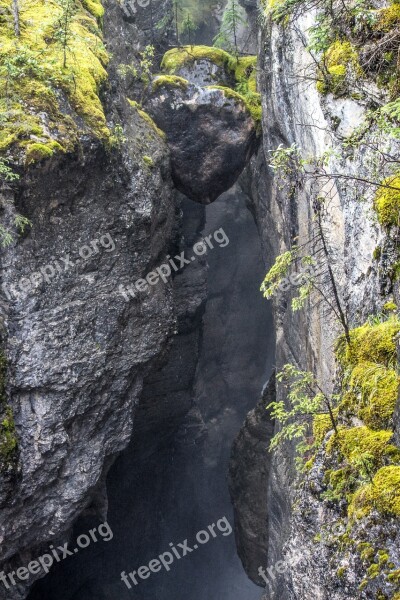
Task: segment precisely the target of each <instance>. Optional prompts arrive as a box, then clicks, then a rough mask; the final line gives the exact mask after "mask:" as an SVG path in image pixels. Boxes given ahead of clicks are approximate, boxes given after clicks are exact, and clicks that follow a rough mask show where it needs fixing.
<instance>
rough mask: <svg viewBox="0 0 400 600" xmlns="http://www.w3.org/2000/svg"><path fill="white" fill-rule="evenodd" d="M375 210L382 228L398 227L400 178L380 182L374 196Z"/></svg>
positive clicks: (399, 223)
mask: <svg viewBox="0 0 400 600" xmlns="http://www.w3.org/2000/svg"><path fill="white" fill-rule="evenodd" d="M384 186H390V187H384ZM392 188H398V190H397V189H392ZM375 210H376V212H377V215H378V220H379V223H380V224H381V225H383V226H384V227H391V226H393V225H395V226H397V227H399V226H400V176H398V175H396V176H395V177H389V178H387V179H385V180H384V181H383V182H382V187H380V188H378V191H377V192H376V195H375Z"/></svg>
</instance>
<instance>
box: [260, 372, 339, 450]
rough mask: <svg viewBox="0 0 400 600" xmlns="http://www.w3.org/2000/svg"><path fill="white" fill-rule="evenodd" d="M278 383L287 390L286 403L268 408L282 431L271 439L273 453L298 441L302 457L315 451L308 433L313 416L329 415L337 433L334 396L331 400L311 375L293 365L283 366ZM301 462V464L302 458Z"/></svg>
mask: <svg viewBox="0 0 400 600" xmlns="http://www.w3.org/2000/svg"><path fill="white" fill-rule="evenodd" d="M277 380H278V381H279V382H280V383H283V385H284V386H285V387H286V389H287V392H288V393H287V403H285V402H284V401H283V400H280V401H275V402H271V403H270V404H269V405H268V406H267V410H269V411H270V412H271V416H272V418H273V419H276V420H277V421H278V423H279V424H280V429H279V431H278V432H277V433H276V434H275V435H274V437H273V438H272V440H271V443H270V450H271V451H272V450H274V449H275V448H277V447H278V446H279V445H281V444H282V443H284V442H285V441H293V440H295V442H296V449H297V452H298V454H299V455H300V457H303V456H304V455H305V454H306V453H307V451H309V450H311V448H312V445H311V444H310V443H309V442H308V438H309V436H308V432H309V429H310V420H311V419H312V418H313V417H315V416H316V415H327V416H328V417H329V420H330V423H331V425H332V429H333V430H334V431H335V433H336V434H337V433H338V429H337V420H336V418H335V415H334V401H335V397H333V398H329V397H328V396H327V395H326V394H325V393H324V392H323V390H322V389H321V388H320V386H319V384H318V382H317V380H316V378H315V377H314V375H313V374H312V373H310V372H309V371H302V370H300V369H298V368H296V367H295V366H293V365H291V364H286V365H285V366H284V367H283V369H282V371H281V372H280V373H278V375H277ZM300 460H301V461H302V458H301V459H300Z"/></svg>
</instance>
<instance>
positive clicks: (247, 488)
mask: <svg viewBox="0 0 400 600" xmlns="http://www.w3.org/2000/svg"><path fill="white" fill-rule="evenodd" d="M271 6H272V3H271ZM299 12H303V14H301V15H300V16H299V17H294V18H292V19H291V20H290V22H289V24H287V23H286V24H285V23H282V22H281V23H277V22H274V21H273V20H272V19H271V18H267V19H266V20H265V22H264V25H263V27H262V32H261V37H260V47H259V63H258V72H259V84H260V88H261V94H262V101H263V148H262V149H261V150H260V152H259V155H258V156H257V157H255V158H254V159H253V160H252V164H251V168H250V169H249V170H248V172H247V174H245V175H244V176H243V185H244V186H245V187H246V188H247V189H249V188H250V189H251V190H252V194H251V196H252V201H253V210H254V213H255V215H256V220H257V223H258V227H259V231H260V234H261V236H262V238H263V243H264V252H265V260H266V263H267V264H269V265H271V264H272V263H271V261H272V260H273V257H275V256H277V255H278V254H281V253H282V252H284V251H286V250H287V249H288V248H291V247H292V245H293V243H294V241H295V240H296V243H297V244H298V245H300V246H301V244H304V243H305V242H306V241H307V240H308V239H310V237H311V236H312V235H313V231H315V230H314V228H313V221H314V219H315V199H316V198H317V197H318V195H321V196H324V195H325V196H326V195H327V194H328V195H329V206H328V208H327V214H326V238H327V240H328V244H329V249H330V255H331V261H332V265H334V270H335V274H336V278H337V283H338V286H339V293H340V295H341V298H342V302H343V306H344V307H345V310H346V314H347V315H348V318H349V322H350V325H351V326H353V327H354V326H356V325H360V324H362V323H364V322H365V320H366V318H367V317H368V316H369V315H374V314H377V313H380V311H381V310H382V306H383V305H384V303H385V302H387V301H388V300H392V298H393V295H394V298H396V297H397V291H396V290H397V287H396V286H397V284H396V283H394V284H393V280H392V279H391V278H390V276H389V275H388V273H389V271H390V269H389V270H388V268H387V266H388V262H390V258H389V259H388V256H389V257H390V256H391V257H392V260H395V258H393V257H396V250H395V251H393V239H390V236H389V237H388V236H387V231H385V229H384V228H381V226H380V225H379V224H378V222H377V219H376V217H375V216H374V214H373V209H372V207H373V198H374V189H372V190H371V189H366V188H365V187H363V186H362V185H361V184H355V183H354V181H353V178H355V177H358V178H360V179H365V180H371V179H373V178H374V177H376V174H375V171H374V167H373V166H372V163H373V160H372V157H371V148H370V146H369V145H368V141H371V140H374V141H376V140H377V139H378V140H379V141H378V142H377V143H378V149H379V148H380V149H381V150H382V151H385V149H386V150H387V148H388V147H389V148H390V150H391V151H392V152H393V154H394V155H396V153H398V147H397V142H396V141H392V142H389V146H387V145H386V142H387V140H386V139H385V136H383V137H382V136H381V137H379V135H376V137H374V136H375V134H377V130H376V129H375V131H374V129H373V126H372V131H370V133H369V134H367V140H366V143H365V145H361V146H356V147H355V148H352V149H351V150H350V151H349V150H346V145H345V142H346V140H348V139H349V138H350V136H351V135H352V134H356V133H357V131H358V128H359V127H360V124H361V123H362V122H363V119H364V118H365V115H366V110H367V107H368V106H371V103H370V100H368V93H367V98H365V96H364V97H363V98H361V99H360V98H358V99H355V97H351V96H350V95H348V96H346V95H345V94H341V95H337V94H336V95H334V94H332V93H329V94H326V93H325V94H324V95H322V94H321V93H319V92H318V91H317V88H316V85H315V78H316V75H315V73H316V71H315V58H313V57H312V56H311V55H310V52H309V51H308V50H307V44H308V41H307V36H308V34H309V30H310V27H311V25H313V24H314V23H315V12H314V11H313V10H311V9H310V10H307V9H305V10H304V11H299ZM288 18H289V17H288ZM371 90H372V91H371ZM319 91H321V89H320V90H319ZM374 91H375V88H374V87H373V84H371V87H370V89H369V93H370V94H371V96H373V92H374ZM371 96H370V99H371ZM368 135H370V137H369V138H368ZM280 145H281V147H283V148H288V147H290V146H292V145H295V147H296V148H298V149H300V154H301V156H302V157H303V158H305V159H310V158H312V157H319V156H322V155H323V154H324V152H326V150H327V148H331V149H332V153H331V155H330V157H329V158H328V159H327V160H328V162H327V166H326V168H321V170H320V174H321V173H322V172H329V173H341V174H343V178H331V179H329V180H328V179H327V178H325V179H324V178H320V179H318V177H314V178H312V177H308V178H307V177H305V178H304V179H302V181H301V183H300V184H299V181H298V180H297V181H296V175H294V178H292V179H291V180H290V177H289V182H288V181H285V178H282V177H281V176H280V174H279V173H278V172H277V171H274V170H273V169H272V168H271V166H270V165H271V162H272V152H273V151H275V150H276V149H277V148H278V147H279V146H280ZM371 145H373V143H372V142H371ZM292 147H293V146H292ZM292 175H293V174H292ZM352 181H353V182H352ZM361 197H362V200H361V199H360V198H361ZM392 235H393V232H392ZM394 239H396V234H394ZM394 244H395V243H394ZM377 247H379V248H382V249H383V252H382V254H383V256H382V254H379V256H380V259H379V256H378V260H377V259H376V257H377V252H376V250H375V249H376V248H377ZM374 251H375V252H374ZM392 264H393V263H392ZM296 292H297V290H296V288H295V286H292V285H288V286H286V288H283V289H282V291H279V292H278V294H277V297H276V298H275V300H274V317H275V327H276V338H277V344H276V367H277V370H280V369H281V368H282V367H283V365H284V364H286V363H291V364H294V365H296V366H297V367H299V368H300V369H304V370H309V371H312V372H313V373H314V374H315V375H316V377H317V379H318V381H320V382H322V386H323V387H324V390H327V392H328V393H329V391H330V390H333V389H334V386H335V385H337V384H338V382H339V384H340V378H339V379H338V363H337V360H336V358H335V355H334V352H333V351H334V348H335V340H337V337H338V335H340V334H341V333H342V331H341V329H340V327H339V325H338V322H337V321H336V320H335V319H332V316H331V314H329V311H327V310H326V308H324V307H323V306H321V304H320V303H310V304H308V305H307V306H306V307H305V309H304V310H303V311H300V312H295V313H293V312H292V310H291V307H290V304H291V299H292V297H293V296H294V295H296ZM339 374H340V373H339ZM336 389H337V388H336ZM275 399H276V400H278V401H279V400H284V401H286V392H285V390H284V388H283V386H282V385H280V386H278V387H277V395H276V397H275ZM395 421H396V419H395ZM354 423H357V424H358V425H363V423H362V421H355V422H354ZM354 423H353V424H354ZM395 427H396V422H394V423H392V430H393V428H395ZM260 431H264V432H265V434H266V438H265V446H267V445H268V441H269V439H270V438H271V436H272V432H271V431H268V429H267V427H266V421H265V415H264V413H263V412H262V411H258V410H256V411H255V412H252V413H250V414H249V417H248V419H247V421H246V423H245V424H244V427H243V429H242V432H241V434H240V435H239V437H238V439H237V441H236V443H235V447H234V453H233V460H232V464H231V480H232V484H231V489H232V492H233V501H234V505H235V508H236V517H237V537H238V547H239V552H240V554H241V557H242V561H243V563H244V565H245V567H246V570H247V572H248V574H249V576H250V577H252V579H253V580H254V581H255V582H257V583H259V584H260V585H266V581H264V582H263V581H262V580H261V578H260V574H259V572H258V567H260V566H262V567H263V568H264V569H265V571H267V568H269V572H268V575H267V579H268V585H267V595H266V596H265V598H266V599H267V598H268V599H270V598H274V599H275V598H276V599H279V600H287V599H289V598H290V599H301V600H308V599H311V598H315V597H317V598H321V599H325V598H326V599H327V598H335V599H341V598H348V597H352V598H372V597H374V598H375V597H376V598H378V597H379V598H391V597H392V595H393V594H394V593H395V591H396V589H397V588H396V586H397V584H396V581H395V579H393V578H392V579H391V580H390V578H389V581H388V580H385V579H384V575H382V571H383V569H381V568H380V567H376V573H377V575H376V577H377V579H376V580H373V577H371V576H370V575H371V573H372V570H371V569H373V567H371V568H370V571H369V572H368V573H369V575H368V573H366V571H367V568H368V564H369V565H370V564H371V563H372V562H373V561H374V558H372V559H371V563H366V562H365V557H364V558H363V557H361V559H360V556H359V553H360V548H361V546H362V544H365V546H364V548H365V547H374V548H375V546H376V539H378V538H379V539H380V544H381V545H383V546H385V547H387V548H389V547H390V549H391V550H390V556H391V559H390V560H392V561H393V562H392V566H394V567H395V568H398V566H396V565H398V559H399V556H398V553H397V551H396V550H395V549H394V547H393V545H392V541H393V539H395V538H396V536H397V535H398V533H397V531H398V520H396V518H395V517H394V515H393V516H388V517H387V520H386V517H382V516H380V517H379V516H378V515H375V520H374V518H372V521H366V522H362V519H361V522H359V523H358V524H357V525H355V526H354V527H353V528H352V527H350V523H349V521H348V520H347V517H346V510H345V509H343V506H345V505H343V504H342V506H341V508H340V509H337V508H335V506H334V504H330V503H329V501H326V500H323V499H322V498H321V494H323V492H324V491H326V489H327V487H326V479H324V473H325V472H326V468H327V466H326V464H325V465H323V463H324V461H326V455H325V454H324V451H321V453H320V454H319V458H317V459H316V460H317V463H316V466H315V470H314V469H313V470H312V472H311V473H310V474H303V475H300V476H299V475H298V473H297V471H296V468H295V466H294V457H295V450H294V446H291V445H290V444H289V443H286V444H285V445H284V446H282V447H280V448H279V449H278V451H276V452H275V453H274V455H273V457H271V455H270V454H269V453H268V452H266V451H265V452H260V451H258V450H257V448H258V440H259V432H260ZM276 431H278V427H277V429H276ZM389 435H390V434H389ZM248 457H252V458H253V459H255V461H256V462H257V464H258V467H256V466H254V465H252V467H251V470H250V473H249V472H248V465H247V462H248V461H247V459H248ZM328 463H329V460H328ZM328 468H329V467H328ZM331 468H334V467H331ZM253 471H254V472H258V473H259V474H260V479H258V480H257V479H256V478H252V476H251V473H252V472H253ZM266 474H268V484H266V483H265V481H264V480H265V477H266ZM239 482H244V485H243V487H242V488H241V489H240V484H239ZM313 492H314V493H313ZM260 506H261V507H263V508H262V509H260ZM249 515H252V518H251V519H250V518H249ZM338 523H339V524H338ZM335 526H336V529H335ZM369 528H371V532H372V531H373V533H371V535H370V536H368V535H365V531H366V530H368V529H369ZM255 531H258V535H257V534H254V532H255ZM346 535H347V536H348V537H347V538H346ZM341 536H344V537H341ZM393 536H394V537H393ZM349 538H350V541H349ZM341 544H343V545H342V546H341ZM357 544H361V546H357ZM357 548H358V550H357ZM374 552H376V549H375V550H371V553H372V554H371V556H372V555H373V556H375V554H374ZM279 561H285V562H284V564H283V568H282V563H279ZM376 562H378V559H376ZM380 569H381V570H380ZM393 577H394V576H393ZM363 582H364V583H363ZM360 584H362V585H361V588H359V586H360ZM364 588H365V591H363V589H364ZM379 594H382V595H379ZM396 597H397V596H396Z"/></svg>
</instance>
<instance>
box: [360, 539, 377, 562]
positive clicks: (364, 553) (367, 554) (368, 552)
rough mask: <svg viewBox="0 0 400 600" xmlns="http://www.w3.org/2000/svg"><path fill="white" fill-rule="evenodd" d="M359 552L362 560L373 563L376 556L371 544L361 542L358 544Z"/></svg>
mask: <svg viewBox="0 0 400 600" xmlns="http://www.w3.org/2000/svg"><path fill="white" fill-rule="evenodd" d="M357 552H358V553H359V554H360V558H361V560H363V561H367V562H369V563H371V562H373V560H374V558H375V554H376V552H375V550H374V548H373V546H372V545H371V544H370V543H369V542H361V543H360V544H358V545H357Z"/></svg>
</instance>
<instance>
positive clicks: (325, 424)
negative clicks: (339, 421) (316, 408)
mask: <svg viewBox="0 0 400 600" xmlns="http://www.w3.org/2000/svg"><path fill="white" fill-rule="evenodd" d="M331 429H332V422H331V419H330V417H329V415H316V416H315V417H314V420H313V437H314V441H315V442H316V444H318V445H320V444H321V443H322V442H323V441H324V439H325V436H326V434H327V433H328V431H331Z"/></svg>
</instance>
